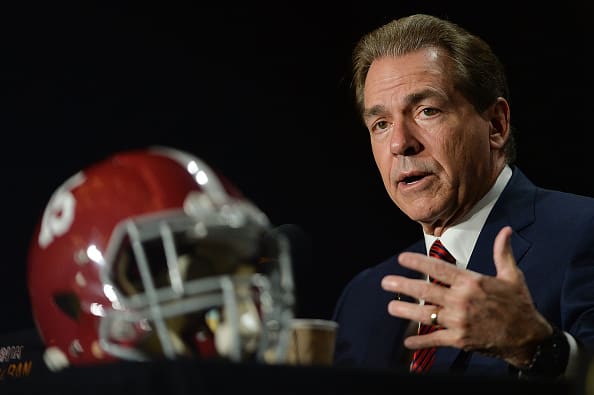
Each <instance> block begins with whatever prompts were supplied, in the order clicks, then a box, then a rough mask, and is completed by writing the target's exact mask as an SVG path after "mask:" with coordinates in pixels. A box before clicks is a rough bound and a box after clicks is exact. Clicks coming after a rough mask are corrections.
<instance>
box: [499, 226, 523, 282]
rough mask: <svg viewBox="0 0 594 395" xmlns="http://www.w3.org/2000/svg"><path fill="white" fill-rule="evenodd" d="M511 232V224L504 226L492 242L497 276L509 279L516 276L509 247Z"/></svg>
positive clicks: (511, 251)
mask: <svg viewBox="0 0 594 395" xmlns="http://www.w3.org/2000/svg"><path fill="white" fill-rule="evenodd" d="M512 232H513V231H512V228H511V226H504V227H503V228H501V230H500V231H499V233H498V234H497V237H495V242H494V243H493V260H494V261H495V269H497V277H498V278H501V279H504V280H509V281H514V280H515V279H516V278H517V276H518V270H517V266H516V260H515V258H514V253H513V250H512V247H511V235H512Z"/></svg>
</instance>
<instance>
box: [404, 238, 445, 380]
mask: <svg viewBox="0 0 594 395" xmlns="http://www.w3.org/2000/svg"><path fill="white" fill-rule="evenodd" d="M429 256H432V257H435V258H439V259H442V260H444V261H446V262H449V263H456V259H455V258H454V257H453V256H452V255H451V254H450V253H449V251H448V250H446V248H445V247H444V246H443V244H441V241H439V239H437V240H435V242H434V243H433V245H432V246H431V248H430V249H429ZM431 282H433V283H434V284H440V285H443V284H441V283H440V282H439V281H437V280H435V279H431ZM425 304H429V303H427V302H426V303H425ZM440 328H441V327H440V326H435V325H425V324H420V325H419V330H418V334H419V335H425V334H428V333H431V332H434V331H436V330H438V329H440ZM435 351H436V348H435V347H430V348H421V349H419V350H415V352H414V353H413V357H412V361H411V363H410V371H411V372H415V373H424V372H428V371H429V369H431V365H433V361H435Z"/></svg>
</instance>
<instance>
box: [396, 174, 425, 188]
mask: <svg viewBox="0 0 594 395" xmlns="http://www.w3.org/2000/svg"><path fill="white" fill-rule="evenodd" d="M427 175H428V173H414V174H413V173H410V174H406V175H404V174H403V175H401V176H400V177H399V178H398V183H399V184H400V183H403V184H406V185H411V184H414V183H416V182H419V181H420V180H422V179H423V178H425V177H426V176H427Z"/></svg>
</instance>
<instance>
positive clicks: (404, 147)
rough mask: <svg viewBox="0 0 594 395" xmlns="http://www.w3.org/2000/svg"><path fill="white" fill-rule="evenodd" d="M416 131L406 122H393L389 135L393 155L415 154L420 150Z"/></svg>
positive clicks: (420, 145)
mask: <svg viewBox="0 0 594 395" xmlns="http://www.w3.org/2000/svg"><path fill="white" fill-rule="evenodd" d="M422 147H423V146H422V144H421V143H420V141H419V140H418V139H417V137H416V131H415V130H414V128H413V127H411V126H410V125H407V124H406V123H398V122H394V123H393V124H392V133H391V135H390V152H391V153H392V154H393V155H405V156H408V155H415V154H416V153H418V152H420V151H421V150H422Z"/></svg>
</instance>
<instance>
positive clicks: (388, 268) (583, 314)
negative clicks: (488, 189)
mask: <svg viewBox="0 0 594 395" xmlns="http://www.w3.org/2000/svg"><path fill="white" fill-rule="evenodd" d="M505 225H511V227H512V228H513V230H514V232H513V236H512V248H513V252H514V256H515V258H516V261H517V263H518V266H519V268H520V269H521V270H522V271H523V272H524V276H525V280H526V282H527V284H528V287H529V289H530V292H531V294H532V298H533V300H534V303H535V305H536V307H537V308H538V310H539V311H540V312H541V314H543V316H544V317H545V318H546V319H547V320H549V322H550V323H551V324H553V325H557V326H558V327H560V328H561V329H563V330H564V331H566V332H569V333H570V334H572V335H573V336H574V337H575V338H576V339H577V340H578V342H580V343H581V345H583V346H585V347H586V348H587V350H592V348H594V198H590V197H584V196H578V195H574V194H568V193H564V192H559V191H552V190H547V189H542V188H539V187H536V186H535V185H534V184H533V183H532V182H530V181H529V180H528V179H527V178H526V176H525V175H524V174H522V173H521V172H520V170H519V169H518V168H513V174H512V177H511V179H510V181H509V182H508V184H507V186H506V187H505V189H504V191H503V192H502V194H501V196H500V198H499V200H498V201H497V202H496V204H495V206H494V207H493V209H492V211H491V213H490V214H489V216H488V218H487V221H486V223H485V225H484V227H483V229H482V231H481V233H480V236H479V238H478V240H477V243H476V246H475V248H474V250H473V252H472V255H471V257H470V261H469V264H468V267H467V268H468V270H473V271H476V272H480V273H483V274H487V275H492V276H493V275H495V274H496V271H495V264H494V262H493V242H494V240H495V236H496V235H497V233H498V232H499V230H500V229H501V228H502V227H504V226H505ZM406 250H407V251H416V252H421V253H426V249H425V244H424V241H423V240H419V241H418V242H417V243H415V244H413V245H412V246H410V247H409V248H407V249H406ZM396 258H397V255H394V256H392V257H390V258H389V259H387V260H386V261H384V262H382V263H380V264H379V265H377V266H374V267H370V268H368V269H365V270H364V271H362V272H361V273H359V274H358V275H356V276H355V277H354V278H353V279H352V280H351V281H350V282H349V283H348V284H347V286H346V287H345V288H344V290H343V292H342V294H341V295H340V297H339V299H338V301H337V304H336V307H335V310H334V317H333V319H334V320H336V321H337V322H338V324H339V328H338V333H337V339H336V353H335V365H336V366H349V367H363V368H373V369H375V368H379V369H384V368H387V369H396V370H402V371H408V363H409V361H410V359H409V355H410V351H408V350H407V349H406V348H404V347H403V345H402V342H403V339H404V337H405V336H406V331H407V328H408V327H409V325H410V324H411V322H410V321H409V320H404V319H401V318H396V317H393V316H390V315H389V314H388V312H387V305H388V302H389V301H390V300H392V299H393V298H394V297H395V295H394V294H393V293H390V292H386V291H384V290H383V289H382V288H381V285H380V282H381V280H382V278H383V277H384V276H385V275H387V274H398V275H405V276H409V277H419V276H420V275H419V273H417V272H413V271H411V270H409V269H406V268H404V267H402V266H400V265H399V264H398V263H397V261H396ZM511 371H512V370H511V369H510V367H509V366H508V365H507V364H506V363H505V362H504V361H503V360H501V359H497V358H492V357H487V356H485V355H482V354H479V353H477V352H464V351H461V350H459V349H455V348H449V347H441V348H438V350H437V353H436V360H435V363H434V365H433V368H432V373H442V372H458V373H462V374H475V375H507V374H510V372H511Z"/></svg>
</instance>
